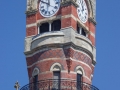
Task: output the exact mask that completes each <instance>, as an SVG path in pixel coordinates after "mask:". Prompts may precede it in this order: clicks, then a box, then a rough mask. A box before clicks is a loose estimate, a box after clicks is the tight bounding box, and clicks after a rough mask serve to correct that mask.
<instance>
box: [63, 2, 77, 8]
mask: <svg viewBox="0 0 120 90" xmlns="http://www.w3.org/2000/svg"><path fill="white" fill-rule="evenodd" d="M71 4H72V5H74V6H75V7H78V5H77V3H76V0H62V2H61V7H64V6H68V5H71Z"/></svg>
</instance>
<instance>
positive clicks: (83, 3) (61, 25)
mask: <svg viewBox="0 0 120 90" xmlns="http://www.w3.org/2000/svg"><path fill="white" fill-rule="evenodd" d="M95 11H96V1H95V0H27V10H26V37H25V51H24V53H25V56H26V62H27V69H28V76H29V83H31V84H28V86H25V87H27V88H28V90H38V89H39V90H98V89H97V88H96V87H94V86H92V85H91V84H92V78H93V72H94V68H95V64H96V48H95V29H96V27H95V26H96V20H95V16H96V12H95ZM25 87H23V88H21V90H23V89H24V88H25ZM29 88H31V89H29Z"/></svg>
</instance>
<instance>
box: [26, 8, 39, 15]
mask: <svg viewBox="0 0 120 90" xmlns="http://www.w3.org/2000/svg"><path fill="white" fill-rule="evenodd" d="M37 11H38V10H37V9H35V10H28V11H26V12H25V14H26V15H27V16H29V15H33V14H36V13H37Z"/></svg>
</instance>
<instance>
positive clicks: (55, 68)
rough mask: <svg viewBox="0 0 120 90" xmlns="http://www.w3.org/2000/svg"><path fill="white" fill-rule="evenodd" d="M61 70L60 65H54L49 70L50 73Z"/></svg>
mask: <svg viewBox="0 0 120 90" xmlns="http://www.w3.org/2000/svg"><path fill="white" fill-rule="evenodd" d="M61 70H62V66H61V64H60V63H54V64H53V65H52V66H51V68H50V71H61Z"/></svg>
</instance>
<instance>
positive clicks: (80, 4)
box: [77, 0, 88, 23]
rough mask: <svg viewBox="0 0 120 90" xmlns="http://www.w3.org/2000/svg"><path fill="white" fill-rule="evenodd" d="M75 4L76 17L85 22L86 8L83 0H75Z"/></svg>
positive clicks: (86, 16) (86, 17)
mask: <svg viewBox="0 0 120 90" xmlns="http://www.w3.org/2000/svg"><path fill="white" fill-rule="evenodd" d="M77 4H78V8H77V13H78V17H79V19H80V20H81V21H82V22H83V23H86V21H87V20H88V9H87V6H86V3H85V1H84V0H77Z"/></svg>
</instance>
